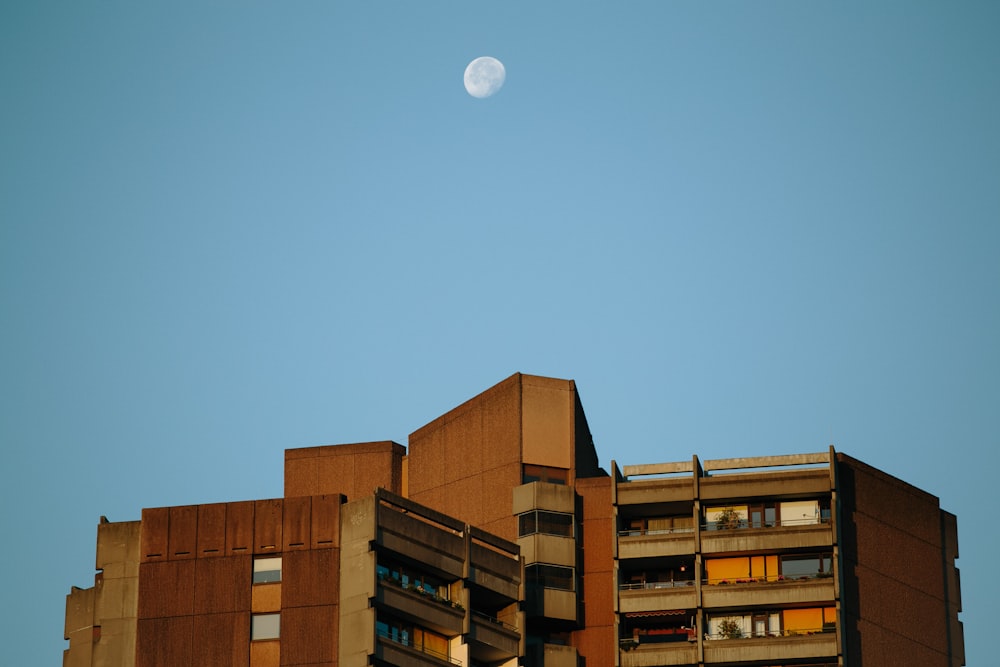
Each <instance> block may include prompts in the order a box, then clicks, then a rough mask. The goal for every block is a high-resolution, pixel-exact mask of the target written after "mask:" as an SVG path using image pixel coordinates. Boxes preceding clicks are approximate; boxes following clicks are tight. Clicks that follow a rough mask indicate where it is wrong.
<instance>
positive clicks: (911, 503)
mask: <svg viewBox="0 0 1000 667" xmlns="http://www.w3.org/2000/svg"><path fill="white" fill-rule="evenodd" d="M837 478H838V493H839V498H840V503H841V515H840V517H839V518H840V549H841V554H842V557H843V568H844V572H843V579H844V590H843V591H842V598H843V602H842V605H843V611H844V628H843V631H844V633H845V636H846V638H847V647H846V648H847V653H846V662H847V664H851V665H876V666H878V665H886V664H896V663H898V662H899V661H900V660H904V661H905V663H906V664H907V665H913V666H916V667H938V666H940V667H946V666H949V665H951V664H952V662H951V659H950V658H949V653H950V652H951V649H950V646H949V633H948V627H949V618H948V613H947V609H948V605H946V603H945V580H944V572H945V569H946V563H945V542H944V540H943V536H942V521H941V516H942V514H941V510H940V508H939V506H938V499H937V498H935V497H934V496H932V495H930V494H928V493H925V492H924V491H921V490H919V489H917V488H915V487H913V486H911V485H909V484H906V483H904V482H902V481H900V480H898V479H896V478H894V477H892V476H890V475H887V474H885V473H883V472H881V471H879V470H877V469H875V468H872V467H871V466H868V465H866V464H864V463H861V462H860V461H857V460H855V459H853V458H851V457H849V456H846V455H844V454H838V455H837Z"/></svg>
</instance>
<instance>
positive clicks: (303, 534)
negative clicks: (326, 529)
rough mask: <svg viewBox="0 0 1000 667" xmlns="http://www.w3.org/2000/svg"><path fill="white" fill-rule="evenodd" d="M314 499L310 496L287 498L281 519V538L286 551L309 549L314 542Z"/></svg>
mask: <svg viewBox="0 0 1000 667" xmlns="http://www.w3.org/2000/svg"><path fill="white" fill-rule="evenodd" d="M311 514H312V499H311V498H309V497H308V496H306V497H301V496H300V497H297V498H285V500H284V507H283V510H282V520H281V539H282V542H283V547H284V550H285V551H294V550H296V549H308V548H309V547H310V546H311V544H312V536H311V535H310V534H309V532H310V529H311V528H312V516H311Z"/></svg>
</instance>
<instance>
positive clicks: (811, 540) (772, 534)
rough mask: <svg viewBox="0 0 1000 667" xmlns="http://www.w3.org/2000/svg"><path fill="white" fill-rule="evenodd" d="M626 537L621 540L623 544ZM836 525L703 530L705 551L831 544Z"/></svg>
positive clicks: (770, 548) (756, 549)
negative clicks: (833, 527) (832, 526)
mask: <svg viewBox="0 0 1000 667" xmlns="http://www.w3.org/2000/svg"><path fill="white" fill-rule="evenodd" d="M623 544H624V539H622V540H620V541H619V549H621V548H622V545H623ZM832 545H833V529H832V528H831V525H830V524H815V525H812V526H797V527H795V528H740V529H735V530H713V531H704V532H702V534H701V551H702V553H706V554H709V553H720V552H727V551H735V552H750V551H772V552H774V551H778V550H781V549H805V548H813V547H831V546H832Z"/></svg>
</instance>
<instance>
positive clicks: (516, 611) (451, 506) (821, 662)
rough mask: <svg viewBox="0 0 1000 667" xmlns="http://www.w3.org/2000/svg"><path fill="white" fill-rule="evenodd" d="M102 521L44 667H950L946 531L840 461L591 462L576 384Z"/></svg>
mask: <svg viewBox="0 0 1000 667" xmlns="http://www.w3.org/2000/svg"><path fill="white" fill-rule="evenodd" d="M284 480H285V494H284V497H283V498H277V499H267V500H253V501H238V502H231V503H217V504H208V505H191V506H180V507H167V508H151V509H145V510H143V511H142V518H141V520H140V521H131V522H120V523H111V522H108V521H107V520H105V519H103V518H102V520H101V523H100V524H99V526H98V539H97V570H98V573H97V575H96V576H95V583H94V586H93V587H91V588H87V589H78V588H74V589H73V590H72V591H71V593H70V594H69V595H68V596H67V602H66V624H65V631H64V635H65V637H66V639H67V640H68V641H69V648H68V649H67V650H66V651H65V653H64V661H63V664H64V667H182V666H183V667H188V666H194V665H197V666H199V667H202V666H209V667H210V666H214V665H219V666H221V665H225V666H227V667H228V666H230V665H248V666H250V667H279V666H285V665H288V666H292V665H296V666H301V667H334V666H338V665H339V666H342V667H355V666H358V667H360V666H361V665H398V666H400V667H411V666H412V667H445V666H447V665H462V666H470V667H479V666H489V667H515V666H517V665H524V666H545V667H605V666H608V667H612V666H614V667H647V666H648V667H655V666H661V665H687V666H691V667H694V666H702V665H719V666H729V667H735V666H737V665H742V666H748V667H749V666H756V667H765V666H777V665H784V666H793V665H794V666H805V665H812V666H814V667H830V666H833V665H838V666H841V665H848V666H855V665H858V666H863V665H868V666H869V667H871V666H883V665H891V664H907V665H916V666H927V667H932V666H941V667H958V666H960V665H964V664H965V661H964V649H963V646H964V644H963V638H962V625H961V622H960V620H959V612H960V610H961V595H960V586H959V577H958V569H957V568H956V567H955V559H956V558H957V557H958V538H957V523H956V519H955V517H954V516H953V515H951V514H949V513H948V512H945V511H943V510H941V509H940V507H939V503H938V499H937V498H935V497H934V496H932V495H930V494H928V493H926V492H924V491H921V490H919V489H917V488H915V487H913V486H911V485H909V484H906V483H904V482H902V481H900V480H898V479H896V478H894V477H891V476H890V475H887V474H886V473H884V472H881V471H879V470H876V469H874V468H872V467H871V466H868V465H866V464H864V463H862V462H860V461H858V460H856V459H853V458H851V457H849V456H847V455H845V454H843V453H838V452H836V451H834V449H833V448H832V447H831V448H829V449H828V450H827V451H824V452H818V453H813V454H802V455H793V456H765V457H758V458H744V459H728V460H714V461H701V460H699V458H698V457H697V456H694V457H692V458H691V459H688V460H685V461H681V462H674V463H652V464H643V465H626V466H621V467H619V465H618V464H617V463H615V462H614V461H611V463H610V466H609V470H605V469H603V468H601V467H600V465H599V464H598V457H597V452H596V449H595V447H594V443H593V439H592V437H591V434H590V430H589V427H588V425H587V420H586V416H585V414H584V412H583V408H582V404H581V401H580V398H579V396H578V394H577V390H576V385H575V383H573V382H572V381H567V380H557V379H552V378H542V377H537V376H530V375H522V374H516V375H513V376H511V377H510V378H508V379H506V380H504V381H503V382H501V383H499V384H497V385H496V386H494V387H492V388H490V389H488V390H486V391H485V392H483V393H482V394H480V395H478V396H476V397H474V398H473V399H471V400H469V401H467V402H466V403H464V404H462V405H460V406H458V407H457V408H455V409H453V410H451V411H449V412H448V413H446V414H444V415H442V416H441V417H438V418H437V419H435V420H433V421H432V422H430V423H428V424H426V425H425V426H423V427H421V428H419V429H418V430H416V431H415V432H414V433H412V434H411V435H410V437H409V442H408V446H407V447H403V446H402V445H400V444H397V443H394V442H374V443H363V444H352V445H333V446H322V447H309V448H303V449H292V450H287V451H286V452H285V470H284Z"/></svg>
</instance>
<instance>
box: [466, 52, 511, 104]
mask: <svg viewBox="0 0 1000 667" xmlns="http://www.w3.org/2000/svg"><path fill="white" fill-rule="evenodd" d="M506 78H507V70H505V69H504V68H503V63H502V62H500V61H499V60H497V59H496V58H491V57H490V56H482V57H481V58H476V59H475V60H473V61H472V62H471V63H469V66H468V67H466V68H465V89H466V90H467V91H468V92H469V94H470V95H472V96H473V97H480V98H482V97H489V96H490V95H493V94H494V93H496V92H497V91H498V90H500V87H501V86H503V82H504V79H506Z"/></svg>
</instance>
